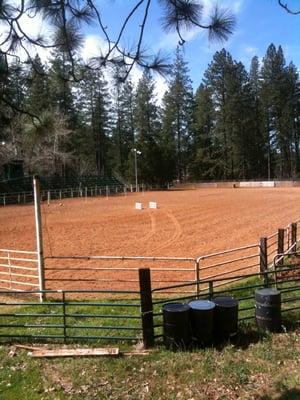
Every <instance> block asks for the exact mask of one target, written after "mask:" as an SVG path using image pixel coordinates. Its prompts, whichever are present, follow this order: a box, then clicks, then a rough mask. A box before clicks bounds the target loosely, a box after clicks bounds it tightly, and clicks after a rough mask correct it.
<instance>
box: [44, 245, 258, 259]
mask: <svg viewBox="0 0 300 400" xmlns="http://www.w3.org/2000/svg"><path fill="white" fill-rule="evenodd" d="M256 246H257V245H256ZM44 259H45V260H47V259H61V260H64V259H70V260H149V261H191V262H195V260H196V259H195V258H191V257H138V256H136V257H134V256H47V257H45V258H44Z"/></svg>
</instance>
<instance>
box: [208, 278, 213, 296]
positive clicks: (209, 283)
mask: <svg viewBox="0 0 300 400" xmlns="http://www.w3.org/2000/svg"><path fill="white" fill-rule="evenodd" d="M208 292H209V299H210V300H211V299H212V298H213V297H214V283H213V281H209V282H208Z"/></svg>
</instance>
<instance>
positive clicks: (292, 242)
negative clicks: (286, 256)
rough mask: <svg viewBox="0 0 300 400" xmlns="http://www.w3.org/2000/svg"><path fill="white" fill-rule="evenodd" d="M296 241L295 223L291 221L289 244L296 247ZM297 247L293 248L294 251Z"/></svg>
mask: <svg viewBox="0 0 300 400" xmlns="http://www.w3.org/2000/svg"><path fill="white" fill-rule="evenodd" d="M296 243H297V224H296V223H295V222H293V223H292V224H291V246H293V247H296ZM296 250H297V248H294V251H296Z"/></svg>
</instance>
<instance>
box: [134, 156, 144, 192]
mask: <svg viewBox="0 0 300 400" xmlns="http://www.w3.org/2000/svg"><path fill="white" fill-rule="evenodd" d="M132 151H133V152H134V172H135V191H136V192H138V191H139V190H138V173H137V156H140V155H141V154H142V152H141V151H139V150H137V149H132Z"/></svg>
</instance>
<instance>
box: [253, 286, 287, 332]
mask: <svg viewBox="0 0 300 400" xmlns="http://www.w3.org/2000/svg"><path fill="white" fill-rule="evenodd" d="M255 301H256V304H255V318H256V323H257V326H258V327H259V328H261V329H263V330H268V331H271V332H278V331H279V330H280V328H281V293H280V292H279V291H278V290H276V289H269V288H264V289H258V290H256V292H255Z"/></svg>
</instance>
